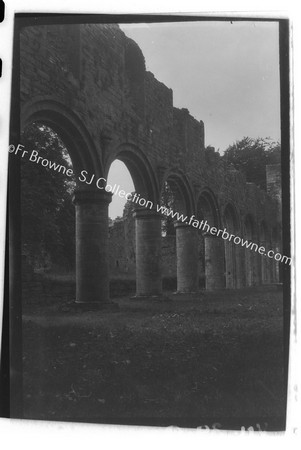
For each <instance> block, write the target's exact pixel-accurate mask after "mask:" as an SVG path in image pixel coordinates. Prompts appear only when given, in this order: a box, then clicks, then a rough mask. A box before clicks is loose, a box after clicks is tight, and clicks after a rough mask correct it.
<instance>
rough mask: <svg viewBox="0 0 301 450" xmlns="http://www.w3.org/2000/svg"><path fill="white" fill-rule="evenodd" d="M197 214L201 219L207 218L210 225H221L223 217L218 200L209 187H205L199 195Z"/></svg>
mask: <svg viewBox="0 0 301 450" xmlns="http://www.w3.org/2000/svg"><path fill="white" fill-rule="evenodd" d="M199 214H201V216H199ZM197 216H198V218H199V219H204V220H207V222H208V224H209V225H210V227H217V228H219V227H220V224H221V218H220V212H219V206H218V202H217V199H216V197H215V195H214V193H213V192H212V191H211V189H209V188H205V189H203V190H202V192H201V193H200V195H199V196H198V200H197Z"/></svg>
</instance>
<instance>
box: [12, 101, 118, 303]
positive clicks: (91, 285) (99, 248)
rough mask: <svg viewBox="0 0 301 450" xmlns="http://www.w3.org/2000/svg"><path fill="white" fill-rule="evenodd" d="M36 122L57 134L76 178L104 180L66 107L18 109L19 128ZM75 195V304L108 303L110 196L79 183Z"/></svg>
mask: <svg viewBox="0 0 301 450" xmlns="http://www.w3.org/2000/svg"><path fill="white" fill-rule="evenodd" d="M33 122H37V123H41V124H44V125H47V126H49V127H50V128H51V129H53V130H54V131H55V132H57V133H58V135H59V136H60V138H61V139H62V141H63V142H64V144H65V145H66V147H67V150H68V153H69V155H70V157H71V160H72V164H73V170H74V173H75V176H76V178H78V176H79V175H80V174H81V171H82V170H86V171H87V172H88V173H89V175H90V176H93V175H94V177H95V179H97V178H100V177H103V174H104V171H103V166H102V162H101V153H99V154H98V152H97V149H96V148H95V145H94V143H93V140H92V137H91V136H90V134H89V132H88V131H87V129H86V127H85V125H84V123H83V121H82V120H81V119H80V118H79V117H78V116H77V115H76V114H75V113H74V112H73V111H71V110H70V109H69V108H66V107H65V106H64V105H62V104H61V103H60V102H57V101H55V100H54V99H52V98H48V99H46V98H42V99H41V98H35V99H34V100H32V101H29V102H27V103H26V104H25V105H24V106H23V108H22V110H21V129H24V128H25V127H26V126H27V125H29V124H30V123H33ZM77 187H78V188H79V189H78V190H76V191H75V193H74V203H75V209H76V302H77V303H91V304H95V303H98V302H99V297H100V295H101V303H100V304H101V305H102V306H103V307H105V305H108V304H109V303H110V300H109V277H108V246H107V240H108V205H109V203H110V201H111V194H109V193H107V192H105V191H104V190H100V189H97V188H96V186H95V187H94V188H93V187H92V185H87V184H86V183H82V182H78V183H77Z"/></svg>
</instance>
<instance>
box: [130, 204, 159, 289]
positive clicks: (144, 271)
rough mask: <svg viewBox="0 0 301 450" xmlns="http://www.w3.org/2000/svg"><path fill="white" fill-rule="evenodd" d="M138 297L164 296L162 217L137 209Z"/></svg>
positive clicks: (135, 214) (147, 210)
mask: <svg viewBox="0 0 301 450" xmlns="http://www.w3.org/2000/svg"><path fill="white" fill-rule="evenodd" d="M134 217H135V219H136V297H149V296H160V295H162V266H161V216H160V215H159V214H157V213H156V212H155V211H151V210H149V209H137V210H136V211H135V213H134Z"/></svg>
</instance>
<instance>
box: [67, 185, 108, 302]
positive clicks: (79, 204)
mask: <svg viewBox="0 0 301 450" xmlns="http://www.w3.org/2000/svg"><path fill="white" fill-rule="evenodd" d="M111 199H112V194H110V193H108V192H106V191H104V190H97V191H76V192H75V194H74V199H73V202H74V204H75V209H76V302H77V303H80V304H86V305H87V304H90V305H91V306H93V305H94V306H96V307H100V308H101V307H106V306H107V305H108V304H110V300H109V269H108V266H109V264H108V233H109V231H108V205H109V203H110V202H111Z"/></svg>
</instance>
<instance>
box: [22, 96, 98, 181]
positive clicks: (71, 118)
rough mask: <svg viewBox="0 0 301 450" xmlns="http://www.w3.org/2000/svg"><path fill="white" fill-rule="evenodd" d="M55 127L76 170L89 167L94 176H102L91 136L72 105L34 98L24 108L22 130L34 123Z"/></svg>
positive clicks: (75, 171) (79, 170)
mask: <svg viewBox="0 0 301 450" xmlns="http://www.w3.org/2000/svg"><path fill="white" fill-rule="evenodd" d="M33 122H36V123H41V124H44V125H47V126H49V127H50V128H51V129H53V130H54V131H55V132H56V133H57V134H58V135H59V136H60V138H61V139H62V141H63V142H64V144H65V145H66V147H67V150H68V153H69V155H70V157H71V160H72V165H73V169H74V173H75V175H76V176H79V175H80V173H81V171H82V170H86V171H87V172H88V173H89V174H90V175H93V174H95V177H101V176H102V175H103V167H102V162H101V159H100V157H99V156H98V154H97V150H96V148H95V146H94V143H93V141H92V138H91V136H90V134H89V132H88V131H87V129H86V128H85V125H84V124H83V122H82V120H81V119H80V118H79V117H78V116H77V115H76V114H75V113H74V112H73V111H71V110H70V109H69V108H66V107H65V106H64V105H63V104H61V103H59V102H57V101H54V100H53V99H48V100H46V99H34V100H32V101H30V102H27V103H26V104H25V105H24V107H23V108H22V109H21V131H23V130H24V129H25V128H26V126H28V125H30V124H31V123H33Z"/></svg>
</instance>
